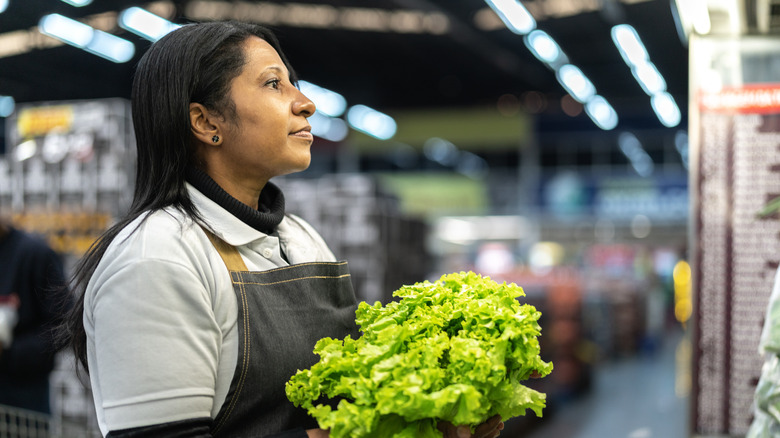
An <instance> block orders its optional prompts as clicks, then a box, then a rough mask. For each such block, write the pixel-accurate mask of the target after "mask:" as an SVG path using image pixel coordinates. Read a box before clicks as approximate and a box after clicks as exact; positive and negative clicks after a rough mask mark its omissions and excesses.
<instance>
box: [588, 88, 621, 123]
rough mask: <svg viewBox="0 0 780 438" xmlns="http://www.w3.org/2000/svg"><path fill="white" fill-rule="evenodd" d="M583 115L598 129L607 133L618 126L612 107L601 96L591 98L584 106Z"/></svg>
mask: <svg viewBox="0 0 780 438" xmlns="http://www.w3.org/2000/svg"><path fill="white" fill-rule="evenodd" d="M585 113H586V114H587V115H588V117H590V118H591V120H593V123H595V124H596V126H598V127H599V128H601V129H603V130H606V131H609V130H610V129H613V128H615V126H617V124H618V116H617V113H616V112H615V109H614V108H612V105H610V104H609V102H607V100H606V99H604V98H603V97H601V96H598V95H596V96H593V98H591V99H590V100H589V101H588V103H586V104H585Z"/></svg>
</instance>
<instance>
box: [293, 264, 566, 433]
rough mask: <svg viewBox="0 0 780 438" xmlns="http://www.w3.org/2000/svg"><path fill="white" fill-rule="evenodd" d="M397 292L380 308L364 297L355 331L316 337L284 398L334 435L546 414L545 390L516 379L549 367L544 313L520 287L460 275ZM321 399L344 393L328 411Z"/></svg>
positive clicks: (432, 427)
mask: <svg viewBox="0 0 780 438" xmlns="http://www.w3.org/2000/svg"><path fill="white" fill-rule="evenodd" d="M393 295H394V296H395V297H397V298H399V300H398V301H393V302H391V303H388V304H387V305H386V306H383V305H382V304H381V303H375V304H374V305H369V304H367V303H361V304H360V305H359V306H358V309H357V311H356V322H357V323H358V325H359V326H360V329H361V332H362V333H363V334H362V335H361V337H360V338H358V339H352V338H350V337H347V338H345V339H343V340H338V339H331V338H323V339H321V340H320V341H319V342H318V343H317V345H316V346H315V348H314V352H315V353H316V354H317V355H319V356H320V360H319V362H318V363H316V364H315V365H313V366H312V367H311V368H310V369H308V370H301V371H299V372H298V373H297V374H296V375H294V376H293V377H292V378H291V379H290V381H289V382H288V383H287V386H286V391H287V397H288V398H289V399H290V400H291V401H292V402H293V403H294V404H295V405H296V406H301V407H303V408H305V409H306V410H307V411H308V412H309V414H310V415H312V416H313V417H314V418H316V419H317V421H318V422H319V424H320V427H322V428H324V429H330V434H331V436H332V437H334V438H341V437H356V438H360V437H369V436H370V437H388V438H389V437H394V438H401V437H418V438H419V437H422V438H425V437H441V436H442V434H441V432H440V431H438V430H437V429H436V424H437V423H438V422H439V421H449V422H451V423H453V424H467V425H472V426H473V425H477V424H480V423H482V422H484V421H485V420H487V419H488V418H490V417H492V416H493V415H496V414H498V415H500V416H501V417H502V418H504V419H508V418H511V417H515V416H519V415H524V414H525V412H526V410H527V409H531V410H532V411H533V412H534V413H535V414H536V415H537V416H541V415H542V410H543V408H544V407H545V402H546V397H545V394H543V393H540V392H538V391H535V390H533V389H531V388H528V387H526V386H525V385H523V384H522V381H524V380H526V379H528V378H529V377H530V375H531V373H533V372H537V373H539V374H540V375H541V376H546V375H548V374H549V373H550V372H551V371H552V367H553V366H552V363H546V362H544V361H542V359H541V358H540V356H539V353H540V347H539V341H538V337H539V336H540V334H541V328H540V326H539V324H538V320H539V317H540V316H541V313H540V312H538V311H537V310H536V309H535V308H534V307H533V306H530V305H528V304H520V302H519V301H518V298H520V297H523V296H525V294H524V293H523V290H522V288H520V287H519V286H517V285H515V284H506V283H502V284H498V283H496V282H495V281H493V280H491V279H490V278H489V277H483V276H480V275H477V274H475V273H473V272H461V273H454V274H448V275H444V276H442V277H441V278H440V279H439V280H438V281H436V282H434V283H431V282H427V281H425V282H421V283H416V284H414V285H410V286H403V287H402V288H400V289H399V290H397V291H396V292H395V293H394V294H393ZM322 397H328V398H334V397H341V398H342V399H341V400H340V402H339V404H338V405H337V407H336V408H335V409H332V408H331V407H330V406H328V405H325V404H322V403H319V401H320V400H321V398H322Z"/></svg>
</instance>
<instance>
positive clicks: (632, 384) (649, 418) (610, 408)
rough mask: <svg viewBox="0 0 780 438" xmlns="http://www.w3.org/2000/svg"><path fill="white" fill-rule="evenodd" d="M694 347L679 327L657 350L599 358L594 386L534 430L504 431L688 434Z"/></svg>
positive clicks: (525, 434)
mask: <svg viewBox="0 0 780 438" xmlns="http://www.w3.org/2000/svg"><path fill="white" fill-rule="evenodd" d="M689 351H690V349H689V343H688V338H687V337H686V336H685V334H684V333H683V332H682V331H675V332H673V333H670V334H668V335H667V336H666V338H665V339H664V340H663V342H662V343H661V346H660V347H659V349H658V350H657V351H656V352H654V354H637V355H635V356H632V357H628V358H621V359H613V360H610V361H606V362H603V363H600V364H599V365H598V366H596V367H594V370H593V382H592V387H591V388H590V390H588V391H587V392H586V393H584V394H580V395H578V396H577V397H575V398H572V399H571V400H568V401H566V402H561V403H559V405H560V406H559V407H558V408H556V409H555V411H554V412H551V413H550V415H549V417H548V418H546V419H543V420H542V421H539V422H537V423H535V426H533V427H532V428H531V430H530V431H527V430H526V431H516V430H513V428H512V427H508V428H507V429H506V430H505V433H502V434H501V436H502V438H685V437H688V436H689V434H688V409H689V404H688V403H689V401H688V394H689V382H690V374H688V371H687V368H686V365H687V364H688V363H689V362H688V359H687V357H688V352H689ZM528 412H529V414H530V415H533V413H531V412H530V411H528ZM509 425H510V426H511V424H509ZM523 429H528V428H527V427H524V428H523Z"/></svg>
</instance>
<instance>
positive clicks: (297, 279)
mask: <svg viewBox="0 0 780 438" xmlns="http://www.w3.org/2000/svg"><path fill="white" fill-rule="evenodd" d="M349 276H350V274H344V275H338V276H331V275H312V276H309V277H300V278H292V279H289V280H280V281H274V282H271V283H258V282H254V281H242V282H240V283H236V284H242V285H243V284H257V285H260V286H271V285H274V284H281V283H289V282H292V281H300V280H309V279H312V278H321V279H329V278H331V279H339V278H346V277H349Z"/></svg>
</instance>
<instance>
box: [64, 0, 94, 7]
mask: <svg viewBox="0 0 780 438" xmlns="http://www.w3.org/2000/svg"><path fill="white" fill-rule="evenodd" d="M62 1H63V2H64V3H67V4H69V5H71V6H75V7H77V8H80V7H82V6H86V5H88V4H90V3H92V0H62Z"/></svg>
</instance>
